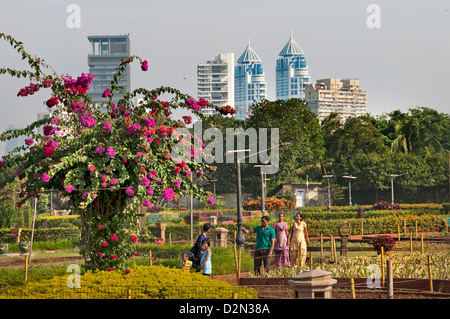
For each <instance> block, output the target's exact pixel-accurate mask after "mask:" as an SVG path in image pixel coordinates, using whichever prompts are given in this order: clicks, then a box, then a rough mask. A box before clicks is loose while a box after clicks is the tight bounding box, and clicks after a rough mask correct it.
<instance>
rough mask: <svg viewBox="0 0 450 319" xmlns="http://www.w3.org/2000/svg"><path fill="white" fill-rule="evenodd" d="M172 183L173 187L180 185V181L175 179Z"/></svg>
mask: <svg viewBox="0 0 450 319" xmlns="http://www.w3.org/2000/svg"><path fill="white" fill-rule="evenodd" d="M173 184H174V185H175V187H180V185H181V181H180V180H178V179H177V180H175V182H174V183H173Z"/></svg>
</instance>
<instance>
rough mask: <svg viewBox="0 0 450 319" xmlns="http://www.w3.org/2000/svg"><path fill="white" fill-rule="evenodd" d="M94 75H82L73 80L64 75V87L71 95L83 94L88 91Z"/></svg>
mask: <svg viewBox="0 0 450 319" xmlns="http://www.w3.org/2000/svg"><path fill="white" fill-rule="evenodd" d="M94 77H95V75H93V74H90V73H88V74H85V73H82V74H81V76H79V77H77V79H76V80H75V79H73V78H72V77H71V76H69V75H66V76H64V77H62V78H63V80H64V86H65V88H66V91H67V92H70V93H72V95H78V94H85V93H86V92H87V91H88V90H89V86H90V85H91V82H92V80H93V79H94Z"/></svg>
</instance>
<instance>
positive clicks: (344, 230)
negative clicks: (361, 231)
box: [339, 226, 352, 256]
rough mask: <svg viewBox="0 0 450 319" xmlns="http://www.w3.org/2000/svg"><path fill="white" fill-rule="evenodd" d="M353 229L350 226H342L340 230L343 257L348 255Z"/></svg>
mask: <svg viewBox="0 0 450 319" xmlns="http://www.w3.org/2000/svg"><path fill="white" fill-rule="evenodd" d="M351 230H352V229H351V228H350V227H349V226H342V227H340V228H339V236H341V256H347V254H348V237H350V233H351Z"/></svg>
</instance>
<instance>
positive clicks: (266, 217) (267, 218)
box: [261, 215, 270, 221]
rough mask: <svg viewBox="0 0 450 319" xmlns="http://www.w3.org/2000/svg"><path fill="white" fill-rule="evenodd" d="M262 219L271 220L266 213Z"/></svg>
mask: <svg viewBox="0 0 450 319" xmlns="http://www.w3.org/2000/svg"><path fill="white" fill-rule="evenodd" d="M261 219H265V220H267V221H270V218H269V216H266V215H264V216H262V217H261Z"/></svg>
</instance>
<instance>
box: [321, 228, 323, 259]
mask: <svg viewBox="0 0 450 319" xmlns="http://www.w3.org/2000/svg"><path fill="white" fill-rule="evenodd" d="M322 259H323V236H322V234H320V260H321V261H320V262H322Z"/></svg>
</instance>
